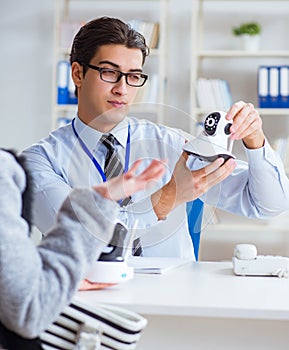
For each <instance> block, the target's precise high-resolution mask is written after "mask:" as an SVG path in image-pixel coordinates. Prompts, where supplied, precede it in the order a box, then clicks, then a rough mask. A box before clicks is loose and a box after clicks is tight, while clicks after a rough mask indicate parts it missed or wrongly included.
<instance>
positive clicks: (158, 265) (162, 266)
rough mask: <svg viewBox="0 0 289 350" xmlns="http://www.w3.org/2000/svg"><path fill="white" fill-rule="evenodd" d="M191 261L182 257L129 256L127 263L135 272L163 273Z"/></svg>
mask: <svg viewBox="0 0 289 350" xmlns="http://www.w3.org/2000/svg"><path fill="white" fill-rule="evenodd" d="M192 261H193V260H192V259H182V258H168V257H139V256H130V257H129V258H128V260H127V263H128V266H131V267H133V268H134V272H135V273H150V274H164V273H166V272H168V271H170V270H172V269H175V268H177V267H180V266H182V265H184V264H187V263H189V262H192Z"/></svg>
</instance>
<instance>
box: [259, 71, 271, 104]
mask: <svg viewBox="0 0 289 350" xmlns="http://www.w3.org/2000/svg"><path fill="white" fill-rule="evenodd" d="M258 98H259V107H260V108H268V107H269V67H268V66H260V67H259V68H258Z"/></svg>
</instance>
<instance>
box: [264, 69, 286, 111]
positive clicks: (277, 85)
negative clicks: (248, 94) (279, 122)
mask: <svg viewBox="0 0 289 350" xmlns="http://www.w3.org/2000/svg"><path fill="white" fill-rule="evenodd" d="M258 98H259V107H260V108H289V66H260V67H259V68H258Z"/></svg>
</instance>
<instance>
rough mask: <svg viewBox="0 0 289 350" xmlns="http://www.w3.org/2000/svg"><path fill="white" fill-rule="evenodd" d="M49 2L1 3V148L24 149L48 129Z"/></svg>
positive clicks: (50, 59) (50, 25) (50, 26)
mask: <svg viewBox="0 0 289 350" xmlns="http://www.w3.org/2000/svg"><path fill="white" fill-rule="evenodd" d="M52 4H53V1H51V0H42V1H38V0H27V1H21V0H15V1H1V4H0V47H1V55H0V66H1V93H0V96H1V97H0V99H1V112H0V123H1V128H0V146H2V147H13V148H15V149H18V150H20V149H22V148H23V147H25V146H28V145H29V144H31V143H32V142H34V141H36V140H38V139H39V138H41V137H43V136H45V135H46V134H47V133H48V131H49V128H50V114H51V77H52V73H51V72H52V44H53V41H52V33H53V30H52V23H53V6H52Z"/></svg>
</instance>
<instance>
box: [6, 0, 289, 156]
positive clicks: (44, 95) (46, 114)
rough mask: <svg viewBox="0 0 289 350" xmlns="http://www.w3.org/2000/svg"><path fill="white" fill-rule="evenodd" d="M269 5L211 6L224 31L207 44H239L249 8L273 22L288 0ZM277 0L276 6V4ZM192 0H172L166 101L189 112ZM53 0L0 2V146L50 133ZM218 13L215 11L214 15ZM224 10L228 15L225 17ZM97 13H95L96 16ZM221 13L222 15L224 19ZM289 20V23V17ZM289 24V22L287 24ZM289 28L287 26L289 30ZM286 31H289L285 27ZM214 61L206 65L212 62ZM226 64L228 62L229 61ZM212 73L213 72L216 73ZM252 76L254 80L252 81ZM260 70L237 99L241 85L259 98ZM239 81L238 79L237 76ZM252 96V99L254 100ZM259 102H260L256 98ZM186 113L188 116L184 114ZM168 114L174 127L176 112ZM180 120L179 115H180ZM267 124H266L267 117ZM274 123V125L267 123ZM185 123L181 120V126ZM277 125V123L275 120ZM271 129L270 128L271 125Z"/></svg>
mask: <svg viewBox="0 0 289 350" xmlns="http://www.w3.org/2000/svg"><path fill="white" fill-rule="evenodd" d="M268 3H269V5H268V4H267V10H266V11H265V12H264V15H263V16H261V17H260V13H263V12H262V11H263V9H262V11H259V10H260V8H259V7H260V6H262V5H260V4H262V3H261V2H258V1H252V2H251V1H250V8H248V6H247V5H248V2H245V3H244V4H243V5H242V4H241V6H243V8H242V10H241V11H240V10H238V8H240V2H238V3H235V4H234V2H232V1H230V2H229V1H223V2H222V3H221V6H220V5H218V6H216V5H214V4H212V5H210V6H211V14H210V17H208V22H207V23H208V26H209V27H212V28H214V26H215V25H216V22H217V21H218V19H221V20H220V21H219V22H218V23H217V27H218V29H219V30H220V33H221V35H217V34H216V31H214V30H213V31H211V32H210V31H209V33H210V35H209V37H206V46H208V47H214V45H215V46H216V45H218V44H219V43H221V45H225V46H228V45H229V46H230V45H231V46H232V45H235V42H234V41H233V40H234V38H233V37H232V35H231V34H230V30H231V27H232V26H233V25H234V24H239V22H240V21H241V20H242V19H243V18H242V12H245V14H246V16H248V19H249V20H251V19H252V20H254V19H255V18H260V20H261V22H262V23H264V24H266V23H268V21H269V20H270V12H272V13H275V14H276V13H278V11H280V6H283V7H282V8H281V9H283V8H285V7H286V6H287V9H288V3H287V5H286V4H285V5H284V4H283V3H285V2H284V1H281V2H280V1H279V2H278V1H272V2H271V5H270V2H268ZM276 4H277V5H276ZM191 8H192V1H191V0H182V1H181V6H180V1H179V0H171V1H170V14H169V17H170V21H169V25H168V28H169V43H168V44H169V56H168V69H169V78H168V99H167V103H168V105H170V106H172V107H173V108H176V109H179V110H181V111H184V112H185V113H188V112H189V94H188V92H189V71H190V55H191V51H190V50H191V45H190V41H189V37H190V29H191V24H190V12H191ZM53 11H54V1H53V0H41V1H39V0H26V1H21V0H14V1H1V4H0V45H1V56H0V63H1V89H2V91H1V94H0V96H1V113H0V122H1V128H0V146H2V147H14V148H16V149H18V150H20V149H22V148H24V147H26V146H28V145H30V144H31V143H33V142H35V141H37V140H38V139H40V138H42V137H44V136H46V135H47V134H48V132H49V130H50V128H51V120H50V118H51V98H52V97H51V90H52V55H53ZM216 14H217V15H216ZM224 14H225V17H224ZM287 15H288V12H287V13H286V11H283V10H281V14H280V16H279V17H277V18H278V21H276V25H274V27H276V28H275V29H276V30H278V26H280V25H279V24H278V23H281V22H282V21H283V22H284V20H286V18H287V17H286V16H287ZM96 16H97V15H96ZM222 16H223V17H222ZM287 22H288V21H287ZM287 26H288V24H287ZM287 29H288V28H287ZM287 32H288V31H287ZM265 34H266V40H265V39H264V41H263V42H262V46H263V47H265V46H268V45H269V47H272V45H273V47H274V45H277V46H278V45H279V44H281V45H283V46H286V48H287V49H288V46H289V44H288V40H287V38H286V37H282V35H280V33H279V32H278V35H277V39H276V38H275V37H274V38H273V37H272V35H273V34H272V33H271V32H270V31H269V30H267V32H266V26H265ZM209 64H210V63H208V65H209ZM225 64H226V63H225ZM218 65H219V69H216V67H215V66H214V68H213V69H211V70H210V67H209V70H208V72H209V74H213V75H214V76H217V77H218V73H219V72H220V73H221V72H222V70H223V69H222V66H224V63H222V62H218ZM250 65H251V62H250V61H246V60H245V61H244V62H243V63H242V62H241V63H240V62H239V61H237V62H235V63H233V64H232V65H231V72H232V75H233V74H235V73H236V70H239V71H240V72H241V73H242V72H243V70H244V69H245V70H246V69H248V66H250ZM212 71H213V73H212ZM252 75H254V77H253V83H254V84H252V83H251V81H250V79H251V78H252ZM255 76H256V72H255V70H254V71H251V72H249V74H247V75H244V74H243V75H242V79H239V81H238V80H236V86H234V87H233V93H234V96H233V97H234V99H235V100H236V99H239V95H241V94H239V91H240V90H239V89H240V88H239V89H238V86H239V85H240V87H241V88H242V89H243V91H244V90H245V91H246V94H245V97H246V98H247V99H248V100H254V99H255V100H256V93H255V90H254V89H256V78H255ZM237 79H238V78H237ZM251 97H252V98H251ZM253 102H256V101H253ZM185 113H184V114H185ZM171 114H172V115H171V116H169V118H171V120H172V124H174V125H175V122H174V121H173V119H174V112H173V111H172V113H171ZM178 121H179V116H178ZM265 124H266V125H267V124H268V122H267V121H266V120H265ZM269 124H270V123H269ZM183 125H185V122H183V121H181V122H180V126H181V127H182V126H183ZM274 125H276V123H274ZM267 129H268V130H269V129H270V128H268V127H267Z"/></svg>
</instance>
